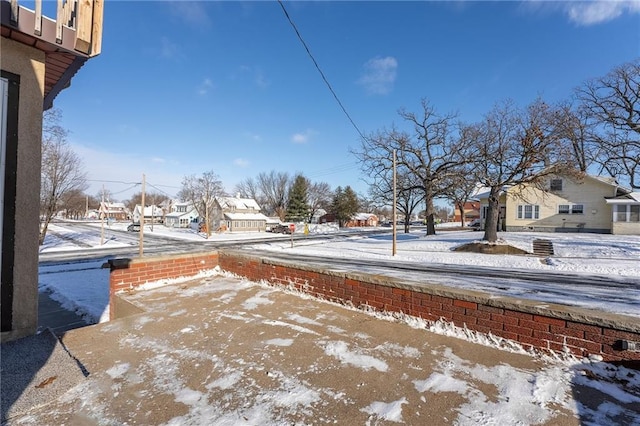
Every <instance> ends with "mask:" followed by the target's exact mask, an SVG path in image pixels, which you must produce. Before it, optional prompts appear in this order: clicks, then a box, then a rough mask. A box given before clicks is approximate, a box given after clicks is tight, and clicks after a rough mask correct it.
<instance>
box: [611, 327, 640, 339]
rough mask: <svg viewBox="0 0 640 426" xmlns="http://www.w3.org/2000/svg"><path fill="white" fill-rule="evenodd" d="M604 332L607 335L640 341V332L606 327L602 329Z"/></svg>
mask: <svg viewBox="0 0 640 426" xmlns="http://www.w3.org/2000/svg"><path fill="white" fill-rule="evenodd" d="M602 334H604V335H605V336H609V337H613V338H615V339H621V340H635V341H640V333H632V332H630V331H622V330H614V329H611V328H605V329H603V330H602Z"/></svg>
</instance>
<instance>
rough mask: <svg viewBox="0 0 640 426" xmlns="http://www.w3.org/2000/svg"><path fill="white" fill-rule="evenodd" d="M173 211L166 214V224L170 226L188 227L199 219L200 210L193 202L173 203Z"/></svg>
mask: <svg viewBox="0 0 640 426" xmlns="http://www.w3.org/2000/svg"><path fill="white" fill-rule="evenodd" d="M171 210H172V211H171V213H167V214H166V215H165V216H164V226H168V227H169V228H188V227H189V225H190V224H191V223H193V222H197V221H198V212H197V211H196V208H195V207H194V206H193V204H191V203H172V204H171Z"/></svg>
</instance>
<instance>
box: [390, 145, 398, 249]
mask: <svg viewBox="0 0 640 426" xmlns="http://www.w3.org/2000/svg"><path fill="white" fill-rule="evenodd" d="M397 202H398V200H397V195H396V150H395V149H394V150H393V209H392V213H391V214H392V216H393V244H392V246H391V255H392V256H395V255H396V203H397Z"/></svg>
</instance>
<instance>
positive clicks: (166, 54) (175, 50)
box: [160, 37, 180, 59]
mask: <svg viewBox="0 0 640 426" xmlns="http://www.w3.org/2000/svg"><path fill="white" fill-rule="evenodd" d="M160 44H161V46H160V56H162V57H163V58H169V59H171V58H175V57H176V56H178V55H179V53H180V48H179V46H178V45H177V44H175V43H173V42H171V40H169V39H168V38H167V37H162V38H161V39H160Z"/></svg>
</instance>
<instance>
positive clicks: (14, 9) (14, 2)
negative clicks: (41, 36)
mask: <svg viewBox="0 0 640 426" xmlns="http://www.w3.org/2000/svg"><path fill="white" fill-rule="evenodd" d="M11 24H12V25H18V0H11Z"/></svg>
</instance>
